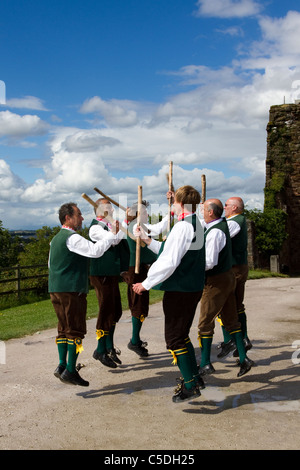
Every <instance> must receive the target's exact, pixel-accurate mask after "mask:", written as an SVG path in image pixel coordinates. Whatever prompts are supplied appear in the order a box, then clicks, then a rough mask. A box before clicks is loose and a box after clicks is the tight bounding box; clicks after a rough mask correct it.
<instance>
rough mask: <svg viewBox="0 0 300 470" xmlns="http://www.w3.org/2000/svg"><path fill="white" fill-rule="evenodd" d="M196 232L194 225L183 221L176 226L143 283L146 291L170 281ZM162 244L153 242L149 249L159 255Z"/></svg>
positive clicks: (156, 241)
mask: <svg viewBox="0 0 300 470" xmlns="http://www.w3.org/2000/svg"><path fill="white" fill-rule="evenodd" d="M194 235H195V232H194V229H193V225H192V224H191V223H189V222H186V221H185V220H183V221H182V222H180V223H177V224H175V225H174V227H173V229H172V230H171V232H170V234H169V236H168V238H167V240H166V242H165V245H164V249H163V251H162V253H161V254H160V256H159V258H158V259H157V260H156V261H155V262H154V263H153V264H152V266H151V267H150V269H149V271H148V274H147V278H146V279H145V280H144V281H143V282H142V285H143V287H144V288H145V289H146V290H150V289H151V288H152V287H154V286H156V285H157V284H160V283H161V282H163V281H165V280H166V279H168V278H169V277H170V276H171V275H172V274H173V272H174V271H175V269H176V268H177V267H178V266H179V264H180V262H181V259H182V258H183V256H184V255H185V254H186V252H187V251H188V249H189V248H190V246H191V243H192V240H193V238H194ZM161 243H162V242H159V241H158V240H154V239H152V240H151V243H150V245H148V248H149V249H150V250H152V251H153V252H154V253H156V254H158V252H159V250H160V247H161Z"/></svg>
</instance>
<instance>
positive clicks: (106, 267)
mask: <svg viewBox="0 0 300 470" xmlns="http://www.w3.org/2000/svg"><path fill="white" fill-rule="evenodd" d="M98 224H99V225H101V227H103V228H104V230H107V231H108V227H107V226H106V225H105V224H103V223H101V222H98V220H95V219H94V220H92V222H91V225H90V227H92V225H98ZM118 251H119V250H118V245H117V246H111V247H110V248H109V249H108V250H107V251H106V252H105V253H104V254H103V255H102V256H101V257H100V258H92V259H91V261H90V275H91V276H119V274H120V258H119V253H118Z"/></svg>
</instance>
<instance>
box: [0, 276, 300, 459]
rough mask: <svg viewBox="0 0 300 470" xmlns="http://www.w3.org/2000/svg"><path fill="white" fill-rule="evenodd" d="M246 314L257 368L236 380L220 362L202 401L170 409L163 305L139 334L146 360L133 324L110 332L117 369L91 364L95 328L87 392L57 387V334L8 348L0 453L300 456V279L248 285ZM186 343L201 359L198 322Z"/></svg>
mask: <svg viewBox="0 0 300 470" xmlns="http://www.w3.org/2000/svg"><path fill="white" fill-rule="evenodd" d="M245 303H246V310H247V315H248V330H249V336H250V338H251V340H252V342H253V348H252V350H251V351H250V352H249V357H250V358H251V359H252V360H253V361H255V367H253V368H252V369H251V371H250V372H249V373H248V374H247V375H245V376H243V377H241V378H237V372H238V367H237V366H236V364H235V358H233V357H227V358H225V359H223V360H218V359H217V357H216V354H217V350H216V348H215V346H216V345H217V344H218V342H219V341H220V340H221V331H220V326H219V324H217V325H216V331H215V337H214V344H213V357H212V358H213V363H214V367H215V369H216V373H215V374H214V375H211V376H209V377H208V378H207V379H206V388H205V389H204V390H203V391H202V395H201V396H200V397H199V398H197V399H195V400H193V401H190V402H184V403H182V404H174V403H172V399H171V397H172V394H173V389H174V387H175V385H176V377H178V376H179V373H178V369H177V367H176V366H173V365H172V358H171V355H170V353H169V352H168V351H166V349H165V343H164V336H163V312H162V307H161V303H159V304H156V305H153V306H152V307H151V309H150V315H149V317H148V319H147V320H146V321H145V323H144V325H143V334H142V338H143V339H144V340H146V341H148V345H149V346H148V349H149V352H150V356H149V357H148V358H147V359H140V358H139V357H138V356H137V355H136V354H135V353H134V352H132V351H129V350H128V349H127V343H128V340H129V338H130V331H131V320H130V314H129V312H128V311H127V312H124V314H123V317H122V320H121V322H120V323H119V324H118V326H117V330H116V336H115V338H116V346H118V347H119V348H120V349H121V351H122V353H121V356H120V358H121V360H122V365H121V366H120V367H118V368H117V369H108V368H106V367H104V366H103V365H101V364H100V363H99V362H98V361H95V360H94V359H93V358H92V353H93V351H94V349H95V346H96V339H95V319H91V320H88V334H87V336H86V339H85V340H84V352H83V353H82V354H81V357H80V362H81V363H83V364H84V365H85V367H84V368H82V369H81V372H80V373H81V375H82V377H83V378H85V379H87V380H89V381H90V386H89V387H88V388H83V387H78V386H71V385H65V384H62V383H61V382H60V381H59V380H58V379H57V378H55V377H54V375H53V371H54V369H55V367H56V365H57V352H56V346H55V335H56V331H55V330H46V331H43V332H39V333H37V334H35V335H33V336H27V337H25V338H22V339H17V340H10V341H8V342H6V343H5V346H6V348H5V349H6V361H5V364H0V404H1V406H0V449H6V450H18V449H26V450H27V449H34V450H46V449H47V450H56V449H57V450H59V449H65V450H71V449H78V450H81V449H86V450H90V449H95V450H100V449H105V450H106V451H107V450H111V451H113V450H125V449H126V450H177V449H181V450H202V449H203V450H221V449H222V450H234V449H238V450H240V449H244V450H262V449H264V450H270V449H274V450H282V449H284V450H293V449H299V447H300V381H299V372H300V278H294V279H285V278H284V279H278V278H274V279H262V280H252V281H248V283H247V288H246V301H245ZM198 315H199V312H197V315H196V317H195V323H194V325H193V329H192V331H191V339H192V341H193V344H194V346H195V347H196V352H197V355H198V357H199V348H198V343H197V339H196V338H197V328H196V326H197V320H198Z"/></svg>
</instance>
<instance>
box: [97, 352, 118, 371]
mask: <svg viewBox="0 0 300 470" xmlns="http://www.w3.org/2000/svg"><path fill="white" fill-rule="evenodd" d="M93 358H94V359H96V360H97V361H100V362H101V363H102V364H103V365H104V366H106V367H111V368H112V369H115V368H116V367H117V364H116V363H115V362H114V361H113V360H112V359H111V358H110V357H109V356H108V354H106V353H103V354H100V353H98V351H97V349H95V351H94V353H93Z"/></svg>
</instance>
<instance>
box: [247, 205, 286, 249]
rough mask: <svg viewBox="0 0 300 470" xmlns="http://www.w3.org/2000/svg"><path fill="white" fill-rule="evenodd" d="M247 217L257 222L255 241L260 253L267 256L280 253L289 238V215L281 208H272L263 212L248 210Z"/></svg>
mask: <svg viewBox="0 0 300 470" xmlns="http://www.w3.org/2000/svg"><path fill="white" fill-rule="evenodd" d="M245 215H246V217H247V219H249V220H253V221H254V224H255V232H256V236H255V243H256V247H257V249H258V251H259V253H260V254H262V255H263V256H266V257H270V256H271V255H278V254H279V253H280V250H281V247H282V244H283V242H284V240H286V238H287V233H286V218H287V215H286V213H285V212H284V211H282V210H281V209H276V208H270V209H266V208H265V210H264V211H263V212H262V211H259V210H257V209H254V210H246V211H245Z"/></svg>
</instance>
